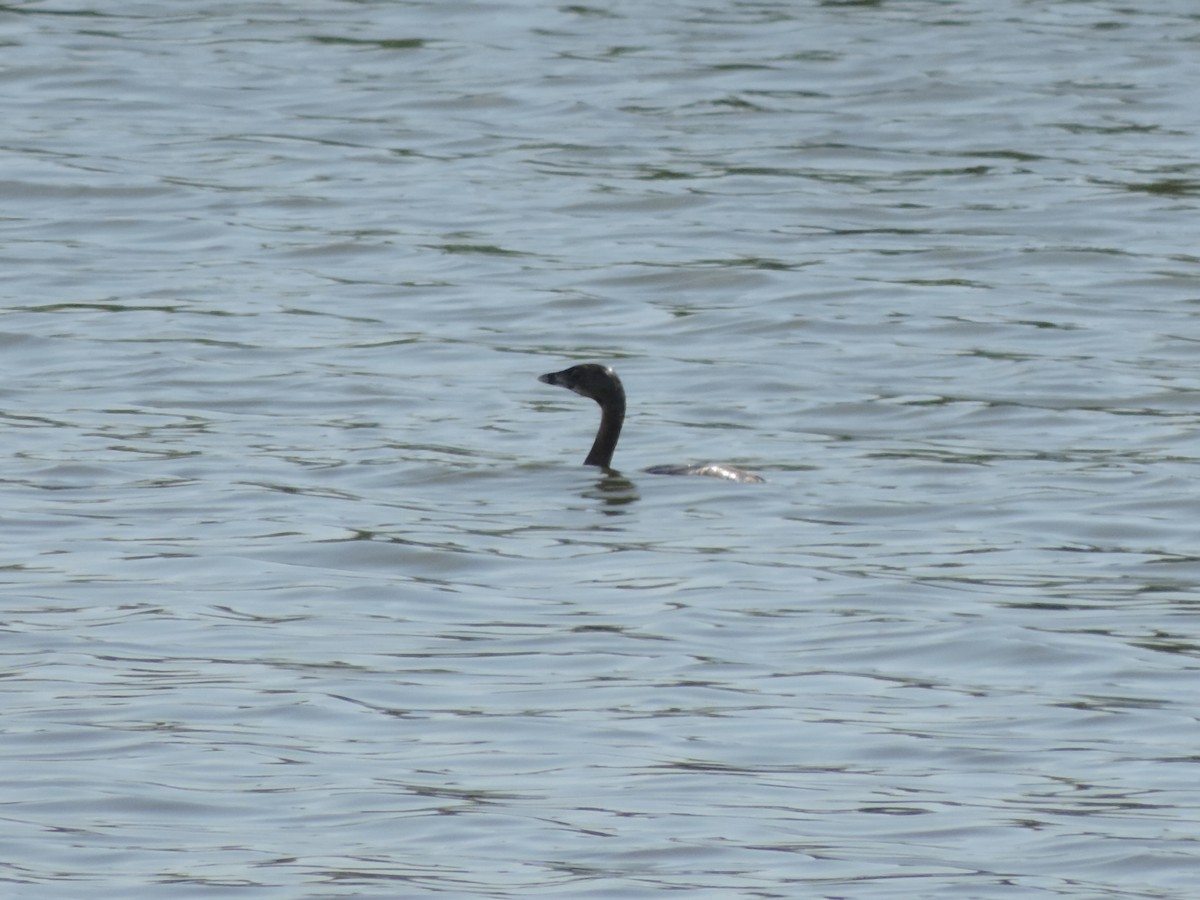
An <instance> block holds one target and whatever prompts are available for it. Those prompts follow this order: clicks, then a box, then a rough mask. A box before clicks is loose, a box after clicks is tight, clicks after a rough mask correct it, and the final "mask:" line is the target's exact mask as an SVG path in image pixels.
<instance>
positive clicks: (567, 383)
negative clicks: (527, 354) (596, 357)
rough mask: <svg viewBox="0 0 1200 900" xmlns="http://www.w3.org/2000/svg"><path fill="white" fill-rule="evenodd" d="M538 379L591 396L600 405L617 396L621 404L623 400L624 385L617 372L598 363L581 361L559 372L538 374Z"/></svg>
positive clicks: (611, 400)
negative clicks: (579, 363) (581, 362)
mask: <svg viewBox="0 0 1200 900" xmlns="http://www.w3.org/2000/svg"><path fill="white" fill-rule="evenodd" d="M538 381H540V382H542V383H543V384H556V385H558V386H559V387H565V388H567V389H568V390H572V391H574V392H575V393H577V394H579V396H581V397H591V398H592V399H593V400H595V401H596V402H597V403H599V404H600V405H601V406H606V405H608V404H609V403H611V402H613V401H615V400H616V399H618V398H620V400H621V401H622V404H623V402H624V400H625V387H624V385H622V384H621V379H620V378H618V377H617V373H616V372H614V371H613V370H612V369H610V368H609V367H608V366H602V365H599V364H598V363H583V364H581V365H578V366H571V368H569V369H563V370H562V371H561V372H547V373H546V374H545V375H541V376H539V377H538ZM622 411H623V410H622Z"/></svg>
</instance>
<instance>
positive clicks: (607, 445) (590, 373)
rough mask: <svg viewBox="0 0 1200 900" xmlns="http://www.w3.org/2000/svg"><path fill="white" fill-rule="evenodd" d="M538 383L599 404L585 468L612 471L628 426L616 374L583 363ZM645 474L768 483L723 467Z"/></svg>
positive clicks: (659, 468) (550, 374) (678, 468)
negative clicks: (597, 467)
mask: <svg viewBox="0 0 1200 900" xmlns="http://www.w3.org/2000/svg"><path fill="white" fill-rule="evenodd" d="M538 381H540V382H542V383H543V384H554V385H558V386H559V387H565V388H567V389H568V390H571V391H574V392H575V393H576V394H579V396H581V397H591V398H592V399H593V400H595V401H596V402H597V403H598V404H600V428H599V430H598V431H597V432H596V439H595V440H594V441H593V442H592V449H591V450H590V451H588V455H587V458H586V459H585V460H584V461H583V464H584V465H585V466H599V467H600V468H602V469H609V468H611V467H612V458H613V452H614V451H615V450H616V449H617V440H618V439H619V438H620V437H621V426H622V425H623V424H625V386H624V385H623V384H621V379H620V378H618V377H617V373H616V372H614V371H613V370H612V369H610V368H609V367H608V366H601V365H597V364H596V363H584V364H582V365H578V366H571V368H569V369H563V370H562V371H561V372H548V373H546V374H545V375H541V376H539V377H538ZM646 471H647V472H650V473H651V474H654V475H708V476H711V477H713V478H724V479H726V480H728V481H739V482H742V483H745V484H754V483H759V482H762V481H764V480H765V479H763V477H762V476H761V475H755V474H754V473H753V472H747V471H746V470H744V469H739V468H737V467H736V466H729V465H725V464H724V463H702V464H700V465H692V466H651V467H650V468H649V469H647V470H646Z"/></svg>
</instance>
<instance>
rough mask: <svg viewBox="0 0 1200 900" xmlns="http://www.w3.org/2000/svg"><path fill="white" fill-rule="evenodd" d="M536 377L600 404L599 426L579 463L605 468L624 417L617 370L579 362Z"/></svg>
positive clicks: (621, 386) (623, 393)
mask: <svg viewBox="0 0 1200 900" xmlns="http://www.w3.org/2000/svg"><path fill="white" fill-rule="evenodd" d="M538 381H540V382H542V383H543V384H556V385H558V386H559V387H565V388H567V389H568V390H572V391H574V392H575V393H577V394H579V396H581V397H591V398H592V399H593V400H595V401H596V402H597V403H599V404H600V430H599V431H597V432H596V440H595V442H594V443H593V444H592V449H591V452H590V453H588V455H587V459H585V460H584V461H583V464H584V465H585V466H600V467H601V468H602V469H607V468H609V466H610V464H611V463H612V455H613V451H614V450H616V449H617V439H618V438H619V437H620V436H621V425H622V423H623V422H624V421H625V387H624V386H623V385H622V384H621V379H620V378H618V377H617V373H616V372H614V371H613V370H612V369H610V368H609V367H608V366H601V365H598V364H596V363H583V364H582V365H578V366H571V368H569V369H563V370H562V371H561V372H547V373H546V374H545V375H541V376H539V377H538Z"/></svg>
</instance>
